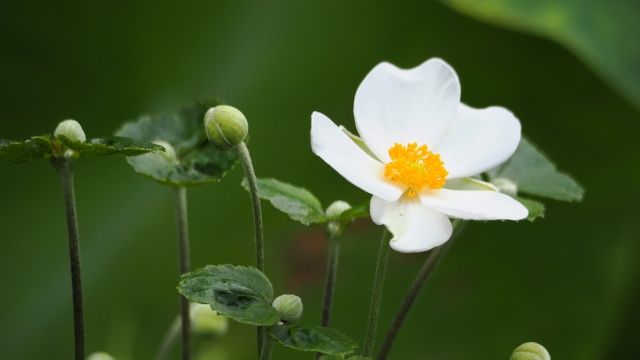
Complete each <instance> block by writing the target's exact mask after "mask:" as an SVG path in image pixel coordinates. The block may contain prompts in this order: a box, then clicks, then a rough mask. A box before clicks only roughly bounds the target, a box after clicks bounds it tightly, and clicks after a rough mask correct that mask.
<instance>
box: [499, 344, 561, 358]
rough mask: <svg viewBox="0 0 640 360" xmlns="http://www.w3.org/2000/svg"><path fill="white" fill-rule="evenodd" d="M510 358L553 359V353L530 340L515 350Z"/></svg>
mask: <svg viewBox="0 0 640 360" xmlns="http://www.w3.org/2000/svg"><path fill="white" fill-rule="evenodd" d="M509 360H551V355H549V352H548V351H547V349H545V348H544V347H543V346H542V345H540V344H537V343H534V342H528V343H524V344H522V345H520V346H518V347H517V348H516V349H515V350H513V354H511V357H510V358H509Z"/></svg>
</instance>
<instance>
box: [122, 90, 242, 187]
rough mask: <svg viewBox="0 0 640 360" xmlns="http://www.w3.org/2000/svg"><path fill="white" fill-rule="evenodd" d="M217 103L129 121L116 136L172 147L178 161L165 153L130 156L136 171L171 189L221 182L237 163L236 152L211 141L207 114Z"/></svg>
mask: <svg viewBox="0 0 640 360" xmlns="http://www.w3.org/2000/svg"><path fill="white" fill-rule="evenodd" d="M216 105H218V102H216V101H205V102H199V103H196V104H195V105H193V106H191V107H187V108H184V109H182V110H181V111H179V112H177V113H174V114H166V115H155V116H142V117H140V118H139V119H138V120H136V121H133V122H128V123H126V124H124V125H123V126H122V128H121V129H120V130H118V132H117V135H120V136H128V137H132V138H136V139H142V140H145V141H151V142H154V141H162V142H166V143H168V144H169V145H171V146H172V147H173V149H174V150H175V154H176V159H175V161H174V160H173V159H171V158H170V157H167V156H163V154H146V155H142V156H138V157H129V158H127V161H128V162H129V164H131V166H133V168H134V170H135V171H136V172H137V173H139V174H142V175H144V176H146V177H149V178H151V179H153V180H155V181H157V182H160V183H162V184H165V185H171V186H186V185H196V184H202V183H208V182H218V181H220V179H222V177H224V175H226V174H227V172H229V170H231V169H232V168H233V167H234V166H235V164H236V163H237V162H238V155H237V152H236V151H220V150H217V149H215V148H214V147H213V146H212V145H211V144H210V143H209V142H208V141H207V137H206V134H205V130H204V124H203V121H204V114H205V113H206V112H207V110H208V109H209V108H210V107H213V106H216Z"/></svg>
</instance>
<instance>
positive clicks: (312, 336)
mask: <svg viewBox="0 0 640 360" xmlns="http://www.w3.org/2000/svg"><path fill="white" fill-rule="evenodd" d="M270 332H271V336H273V337H274V338H275V339H276V340H278V342H279V343H281V344H282V345H284V346H286V347H290V348H292V349H296V350H301V351H313V352H319V353H322V354H327V355H333V356H343V357H344V356H345V355H349V354H351V353H353V352H354V351H355V350H356V349H357V348H358V344H357V343H356V342H355V341H353V340H351V339H350V338H349V337H347V336H346V335H345V334H343V333H342V332H340V331H338V330H336V329H333V328H327V327H320V326H313V327H306V326H288V325H276V326H272V327H271V330H270Z"/></svg>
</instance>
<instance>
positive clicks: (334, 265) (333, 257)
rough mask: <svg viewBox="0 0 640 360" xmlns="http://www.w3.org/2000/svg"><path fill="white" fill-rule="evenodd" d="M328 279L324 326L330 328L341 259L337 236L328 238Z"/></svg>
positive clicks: (325, 291) (325, 292)
mask: <svg viewBox="0 0 640 360" xmlns="http://www.w3.org/2000/svg"><path fill="white" fill-rule="evenodd" d="M327 243H328V247H329V248H328V249H327V278H326V280H325V289H324V306H323V307H322V326H323V327H327V326H329V321H330V320H331V305H332V303H333V291H334V289H335V286H336V275H337V272H338V258H339V257H340V241H339V239H338V238H337V236H335V235H329V236H328V238H327Z"/></svg>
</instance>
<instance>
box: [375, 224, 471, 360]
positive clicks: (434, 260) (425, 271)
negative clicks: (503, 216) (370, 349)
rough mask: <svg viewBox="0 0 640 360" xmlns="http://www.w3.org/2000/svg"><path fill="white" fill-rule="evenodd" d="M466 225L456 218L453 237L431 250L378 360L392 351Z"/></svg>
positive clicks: (386, 337) (384, 342) (399, 310)
mask: <svg viewBox="0 0 640 360" xmlns="http://www.w3.org/2000/svg"><path fill="white" fill-rule="evenodd" d="M465 226H466V222H463V221H461V220H454V222H453V227H454V232H453V235H452V236H451V239H449V241H447V242H446V243H445V244H444V245H441V246H439V247H437V248H435V249H433V250H431V252H430V253H429V256H427V259H426V260H425V262H424V264H423V265H422V267H421V268H420V270H419V271H418V275H416V278H415V279H414V280H413V283H412V284H411V287H410V288H409V291H408V292H407V295H406V296H405V298H404V300H403V301H402V305H400V308H399V309H398V311H397V312H396V315H395V317H394V319H393V322H392V323H391V327H390V328H389V331H387V334H386V335H385V338H384V341H383V342H382V347H381V348H380V354H379V355H378V360H385V359H386V358H387V356H388V355H389V351H391V346H392V345H393V341H394V340H395V338H396V335H397V334H398V331H399V330H400V328H401V327H402V325H403V324H404V320H405V319H406V317H407V315H408V314H409V310H411V307H412V306H413V303H414V302H415V300H416V299H417V298H418V295H419V294H420V291H421V290H422V288H423V287H424V285H425V283H426V282H427V279H429V276H430V275H431V274H432V273H433V269H434V268H435V267H436V265H438V262H439V261H440V259H442V256H443V255H444V254H445V253H446V252H447V250H448V249H449V248H451V245H452V244H453V241H454V240H455V239H456V238H457V237H458V236H459V235H460V233H461V232H462V230H463V228H464V227H465Z"/></svg>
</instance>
